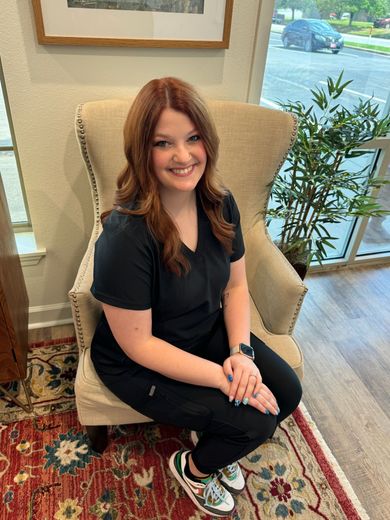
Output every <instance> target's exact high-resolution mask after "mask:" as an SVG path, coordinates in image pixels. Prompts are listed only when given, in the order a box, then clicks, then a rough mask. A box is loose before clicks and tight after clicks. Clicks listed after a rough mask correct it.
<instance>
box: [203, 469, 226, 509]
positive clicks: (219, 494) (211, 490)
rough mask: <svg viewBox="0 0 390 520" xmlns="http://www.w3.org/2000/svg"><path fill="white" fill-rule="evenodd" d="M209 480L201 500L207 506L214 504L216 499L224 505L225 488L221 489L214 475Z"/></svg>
mask: <svg viewBox="0 0 390 520" xmlns="http://www.w3.org/2000/svg"><path fill="white" fill-rule="evenodd" d="M210 478H211V480H210V482H208V483H207V484H206V487H205V488H204V491H203V498H204V499H205V502H206V503H207V504H210V503H211V504H215V503H216V501H217V500H216V499H219V500H222V502H225V503H226V502H227V500H226V491H225V488H224V487H222V486H221V484H220V483H219V480H218V476H217V475H214V476H213V477H210ZM209 500H210V501H209Z"/></svg>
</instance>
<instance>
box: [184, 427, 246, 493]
mask: <svg viewBox="0 0 390 520" xmlns="http://www.w3.org/2000/svg"><path fill="white" fill-rule="evenodd" d="M199 437H200V434H199V433H198V432H195V431H191V441H192V442H193V444H194V446H196V445H197V443H198V440H199ZM218 478H219V480H220V482H221V484H222V485H223V486H224V487H225V488H226V489H227V490H228V491H229V492H230V493H232V494H234V495H238V494H240V493H241V492H242V491H243V490H244V488H245V479H244V475H243V474H242V471H241V468H240V465H239V464H238V462H233V463H232V464H229V465H228V466H226V467H225V468H222V469H220V470H218Z"/></svg>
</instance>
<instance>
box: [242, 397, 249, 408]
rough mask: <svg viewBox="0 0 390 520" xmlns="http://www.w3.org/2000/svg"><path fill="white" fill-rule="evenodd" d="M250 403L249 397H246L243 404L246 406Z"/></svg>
mask: <svg viewBox="0 0 390 520" xmlns="http://www.w3.org/2000/svg"><path fill="white" fill-rule="evenodd" d="M248 403H249V399H248V398H247V397H244V399H243V400H242V404H245V406H246V405H247V404H248Z"/></svg>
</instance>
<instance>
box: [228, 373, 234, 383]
mask: <svg viewBox="0 0 390 520" xmlns="http://www.w3.org/2000/svg"><path fill="white" fill-rule="evenodd" d="M228 381H230V382H232V381H233V376H232V375H231V374H229V375H228Z"/></svg>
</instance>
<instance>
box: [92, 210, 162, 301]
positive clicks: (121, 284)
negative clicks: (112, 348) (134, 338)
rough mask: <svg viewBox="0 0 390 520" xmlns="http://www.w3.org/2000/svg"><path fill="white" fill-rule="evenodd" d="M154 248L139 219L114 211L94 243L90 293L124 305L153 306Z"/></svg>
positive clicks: (100, 299)
mask: <svg viewBox="0 0 390 520" xmlns="http://www.w3.org/2000/svg"><path fill="white" fill-rule="evenodd" d="M153 264H154V262H153V248H152V245H151V242H150V238H149V237H148V233H147V230H146V225H145V223H144V222H143V220H141V219H137V218H135V219H133V218H132V217H129V216H128V215H118V213H117V212H115V211H113V212H112V213H111V215H110V216H109V217H108V219H107V220H106V222H105V224H104V227H103V231H102V233H101V235H100V237H99V238H98V240H97V241H96V244H95V256H94V276H93V284H92V287H91V293H92V294H93V296H94V297H95V298H96V299H98V300H99V301H101V302H103V303H107V304H109V305H113V306H114V307H121V308H123V309H134V310H144V309H149V308H151V306H152V286H153V271H154V269H153Z"/></svg>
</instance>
